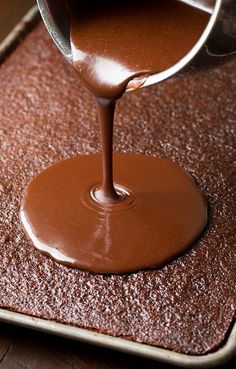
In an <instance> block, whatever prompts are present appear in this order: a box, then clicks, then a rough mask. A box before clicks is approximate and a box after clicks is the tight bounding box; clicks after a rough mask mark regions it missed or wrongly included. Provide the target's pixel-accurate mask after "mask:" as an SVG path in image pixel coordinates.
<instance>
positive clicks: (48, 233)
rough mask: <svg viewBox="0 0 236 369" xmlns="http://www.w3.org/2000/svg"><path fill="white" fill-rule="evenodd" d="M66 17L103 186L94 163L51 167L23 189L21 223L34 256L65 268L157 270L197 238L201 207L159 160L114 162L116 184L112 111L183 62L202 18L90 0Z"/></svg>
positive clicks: (182, 176) (172, 4) (170, 8)
mask: <svg viewBox="0 0 236 369" xmlns="http://www.w3.org/2000/svg"><path fill="white" fill-rule="evenodd" d="M77 6H78V5H77ZM72 13H73V16H72V23H71V44H72V58H73V65H74V68H75V70H76V72H77V73H78V75H79V77H80V78H81V79H82V80H83V81H84V82H86V86H87V87H88V88H89V89H90V90H91V91H92V93H93V95H94V96H95V97H96V99H97V106H98V115H99V121H100V128H101V136H102V157H103V160H102V162H103V179H102V180H101V175H100V171H101V168H100V165H99V163H100V160H101V159H100V160H99V158H94V157H89V156H87V157H85V158H79V157H78V158H77V159H73V160H72V161H69V162H64V163H61V164H58V165H57V166H54V167H53V168H49V169H48V170H47V171H45V172H43V173H42V174H41V175H39V176H38V177H37V178H36V179H34V180H33V182H32V183H31V184H30V185H29V186H28V188H27V192H26V195H25V197H24V200H23V204H22V208H21V220H22V223H23V225H24V228H25V230H26V233H27V234H28V236H29V237H30V239H31V240H32V242H33V243H34V245H35V246H36V247H37V248H38V249H39V250H41V251H43V252H44V253H46V254H48V255H51V256H52V257H53V258H54V259H56V260H57V261H59V262H62V263H65V264H66V265H70V266H74V267H79V268H82V269H87V270H90V271H93V272H98V273H123V272H131V271H134V270H139V269H144V268H153V267H159V266H162V265H163V264H165V263H166V262H168V261H169V260H170V259H172V258H173V257H175V256H177V255H179V254H181V253H182V252H183V251H185V250H186V248H187V247H189V245H191V243H192V242H193V241H194V239H195V238H196V237H198V236H199V234H200V233H201V231H202V229H203V228H204V226H205V224H206V218H207V208H206V203H205V200H204V198H203V196H202V195H201V194H200V192H199V190H198V189H197V187H196V185H195V183H194V181H193V180H191V179H190V178H189V176H188V174H187V173H185V172H183V171H182V170H181V169H180V168H179V167H177V166H176V165H174V164H171V163H170V162H169V161H165V160H163V159H162V160H157V159H153V158H145V157H141V156H137V157H133V156H130V155H127V154H126V155H125V156H118V157H117V161H116V162H115V166H116V172H117V178H116V185H114V182H113V153H112V151H113V124H114V111H115V105H116V100H117V99H118V98H119V97H120V96H121V95H122V94H123V92H124V90H125V88H126V86H127V83H128V82H129V81H131V79H132V83H133V87H134V86H135V87H136V88H137V87H138V85H139V84H142V83H143V80H145V78H146V76H147V75H148V74H151V73H154V72H158V71H161V70H163V69H166V68H168V67H170V66H171V65H173V64H174V63H176V62H177V61H178V60H179V59H180V58H181V57H183V56H184V55H185V54H186V53H187V52H188V51H189V50H190V49H191V48H192V47H193V45H194V44H195V42H196V40H197V39H198V38H199V37H200V35H201V33H202V31H203V29H204V27H205V26H206V24H207V21H208V19H209V15H208V14H206V13H204V12H201V11H199V10H196V9H194V8H192V7H190V6H187V5H185V4H182V3H179V2H177V1H173V0H172V1H171V0H170V1H166V2H156V1H153V0H151V1H147V2H145V3H143V2H135V3H134V2H133V1H131V2H130V3H129V2H128V4H127V3H126V2H124V1H121V3H118V4H115V5H114V4H113V5H111V4H107V2H101V3H99V6H98V7H96V6H95V7H91V3H89V2H88V6H87V7H85V6H84V8H83V7H81V6H80V7H78V8H76V10H75V11H72ZM136 76H139V77H138V79H137V78H135V77H136ZM143 76H144V77H143ZM167 124H168V122H167ZM91 191H92V192H91Z"/></svg>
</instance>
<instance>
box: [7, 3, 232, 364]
mask: <svg viewBox="0 0 236 369" xmlns="http://www.w3.org/2000/svg"><path fill="white" fill-rule="evenodd" d="M38 19H39V13H38V10H37V7H33V8H32V9H31V10H30V11H29V12H28V13H27V14H26V16H25V17H24V18H23V19H22V21H21V22H20V23H19V24H18V25H17V26H16V27H15V28H14V29H13V31H12V32H11V33H10V34H9V36H8V37H7V38H6V39H5V40H4V41H3V42H2V44H0V62H1V61H3V60H4V59H5V58H6V57H7V56H8V55H9V54H10V53H11V52H12V51H13V50H14V48H15V46H16V45H17V44H18V43H19V42H20V40H21V39H22V37H24V35H25V34H27V33H28V32H29V31H30V30H31V29H32V28H33V27H34V25H35V24H36V23H37V20H38ZM0 320H2V321H5V322H7V323H10V324H17V325H20V326H24V327H28V328H32V329H35V330H40V331H44V332H47V333H52V334H56V335H60V336H63V337H67V338H71V339H75V340H79V341H83V342H87V343H92V344H95V345H97V346H104V347H108V348H112V349H115V350H119V351H123V352H126V353H131V354H135V355H139V356H142V357H146V358H150V359H154V360H158V361H162V362H165V363H169V364H174V365H177V366H180V367H186V368H187V367H191V368H194V367H195V368H197V367H201V368H203V367H204V368H210V367H214V366H216V365H220V364H222V363H224V362H226V361H227V360H229V359H230V358H231V357H232V356H233V355H235V354H236V324H234V325H233V327H232V329H231V332H230V334H229V336H228V338H227V340H226V342H225V343H224V345H223V346H222V347H221V348H219V349H218V350H217V351H216V352H214V353H210V354H207V355H202V356H193V355H185V354H180V353H176V352H173V351H170V350H166V349H161V348H158V347H154V346H150V345H146V344H141V343H136V342H132V341H128V340H125V339H122V338H117V337H112V336H108V335H104V334H100V333H96V332H94V331H90V330H88V329H81V328H77V327H73V326H69V325H65V324H60V323H57V322H55V321H47V320H45V319H40V318H35V317H31V316H28V315H24V314H19V313H15V312H11V311H8V310H4V309H0Z"/></svg>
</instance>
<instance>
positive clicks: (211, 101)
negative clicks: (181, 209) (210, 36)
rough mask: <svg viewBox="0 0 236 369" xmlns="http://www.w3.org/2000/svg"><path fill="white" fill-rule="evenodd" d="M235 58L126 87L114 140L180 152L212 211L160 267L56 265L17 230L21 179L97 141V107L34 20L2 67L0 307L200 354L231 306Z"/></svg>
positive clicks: (166, 153) (172, 154)
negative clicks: (128, 269) (115, 271)
mask: <svg viewBox="0 0 236 369" xmlns="http://www.w3.org/2000/svg"><path fill="white" fill-rule="evenodd" d="M235 71H236V62H235V61H232V62H231V63H228V64H227V65H225V66H222V67H220V68H219V69H217V70H215V71H208V72H202V73H199V74H197V75H195V76H189V77H187V78H184V79H178V80H173V79H172V80H168V81H166V82H164V83H162V84H160V85H158V86H153V87H151V88H147V89H144V90H142V91H138V92H135V93H130V94H127V95H126V96H125V97H124V98H123V99H122V101H120V102H119V104H118V105H119V106H118V110H117V115H116V125H115V142H114V148H115V151H118V152H121V151H122V152H134V153H143V154H146V155H151V156H156V157H166V158H169V159H171V160H173V161H174V162H177V163H178V164H180V165H181V166H182V168H184V169H185V170H187V171H188V172H189V173H190V174H191V175H192V176H193V177H194V178H195V180H196V182H197V184H198V186H199V187H200V189H201V190H202V191H203V193H204V194H205V196H206V198H207V201H208V205H209V222H208V225H207V227H206V230H205V231H204V234H202V236H201V237H200V239H199V240H198V241H197V242H195V243H194V244H193V245H192V247H191V248H190V250H189V251H188V252H187V253H185V254H184V255H182V256H181V257H179V258H178V259H176V260H173V261H172V262H171V263H169V264H168V265H166V266H165V267H163V268H161V269H159V270H149V271H140V272H136V273H131V274H125V275H106V276H105V275H99V274H92V273H89V272H85V271H81V270H79V269H72V268H69V267H66V266H63V265H60V264H58V263H56V262H55V261H53V260H52V259H50V258H49V257H47V256H44V255H42V254H40V253H39V252H38V251H37V250H36V249H35V248H34V247H33V246H32V245H31V243H30V242H29V241H28V240H27V239H26V237H25V236H24V234H23V231H22V229H21V225H20V222H19V207H20V202H21V199H22V196H23V193H24V189H25V186H26V184H27V183H28V182H29V181H30V180H31V179H32V178H33V177H34V176H35V175H36V174H37V173H39V172H40V171H41V170H42V169H44V168H46V167H47V166H49V165H50V164H52V163H55V162H57V161H59V160H61V159H65V158H69V157H72V156H75V155H79V154H87V153H97V152H99V151H100V137H99V129H98V123H97V119H96V106H95V104H94V100H93V98H92V96H91V95H90V94H89V92H88V91H87V90H86V89H85V88H84V87H83V86H82V85H81V84H80V83H79V82H78V80H77V77H76V76H75V74H74V72H73V71H72V68H71V66H70V65H68V64H67V63H66V61H65V60H63V57H62V56H61V55H60V53H59V52H58V51H57V50H56V48H55V46H54V45H53V43H52V41H51V39H50V38H49V36H48V34H47V32H46V30H45V29H44V27H43V26H42V25H41V24H40V25H39V26H37V27H36V28H35V30H34V31H32V32H31V34H30V35H29V36H28V37H27V38H26V39H25V40H24V41H23V42H22V43H21V44H20V46H19V47H18V48H17V49H16V50H15V52H14V53H13V54H12V55H11V56H10V57H9V58H8V59H7V60H6V61H5V62H4V63H3V64H2V65H1V67H0V83H1V95H0V159H1V164H0V194H1V203H0V243H1V246H0V307H2V308H4V309H9V310H13V311H17V312H20V313H24V314H29V315H31V316H36V317H41V318H44V319H49V320H56V321H58V322H61V323H65V324H70V325H74V326H78V327H82V328H88V329H93V330H96V331H98V332H101V333H106V334H109V335H113V336H119V337H124V338H129V339H131V340H134V341H136V342H141V343H146V344H150V345H154V346H158V347H164V348H168V349H170V350H174V351H178V352H182V353H188V354H197V355H201V354H205V353H207V352H210V351H213V350H215V349H217V348H218V347H219V346H220V345H221V344H222V343H223V341H224V339H225V337H226V336H227V333H228V331H229V328H230V326H231V324H232V322H233V319H234V315H235V308H236V299H235V286H236V249H235V246H236V243H235V238H236V237H235V228H236V227H235V215H236V214H235V198H236V185H235V159H236V152H235V119H236V89H235V82H236V72H235Z"/></svg>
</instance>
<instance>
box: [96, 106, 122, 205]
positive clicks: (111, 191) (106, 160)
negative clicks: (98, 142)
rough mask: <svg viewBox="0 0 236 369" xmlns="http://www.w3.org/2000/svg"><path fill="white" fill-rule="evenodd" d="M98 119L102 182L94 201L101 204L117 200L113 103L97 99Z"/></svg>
mask: <svg viewBox="0 0 236 369" xmlns="http://www.w3.org/2000/svg"><path fill="white" fill-rule="evenodd" d="M97 104H98V117H99V122H100V127H101V137H102V161H103V182H102V186H101V188H100V189H98V190H97V191H96V194H95V196H96V199H97V200H99V201H100V202H103V203H110V202H114V201H118V200H119V195H118V194H117V192H116V190H115V188H114V184H113V160H112V156H113V147H112V146H113V124H114V112H115V105H116V103H115V101H114V100H106V99H97Z"/></svg>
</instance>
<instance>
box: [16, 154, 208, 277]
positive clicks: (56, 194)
mask: <svg viewBox="0 0 236 369" xmlns="http://www.w3.org/2000/svg"><path fill="white" fill-rule="evenodd" d="M100 163H101V157H100V155H90V156H80V157H75V158H72V159H69V160H64V161H61V162H59V163H57V164H55V165H53V166H51V167H50V168H48V169H46V170H44V171H43V172H42V173H40V174H39V175H38V176H37V177H36V178H35V179H34V180H33V181H32V182H31V183H30V184H29V186H28V188H27V192H26V195H25V198H24V205H23V210H22V212H21V220H22V222H23V225H24V227H25V230H26V232H27V234H28V235H29V237H30V238H31V240H32V241H33V243H34V244H35V246H36V247H37V248H38V249H39V250H41V251H42V252H44V253H46V254H47V255H51V256H52V257H53V258H54V259H56V260H58V261H60V262H62V263H64V264H66V265H69V266H73V267H80V268H82V269H86V270H92V271H93V272H98V273H121V272H122V273H124V272H130V271H134V270H138V269H143V268H147V266H148V267H157V266H160V265H163V264H164V263H166V261H169V260H170V259H172V258H173V257H174V256H176V255H179V254H180V253H182V252H183V251H184V250H186V248H187V247H188V246H189V245H191V244H192V242H193V241H194V238H195V235H196V233H200V232H201V230H202V228H203V227H204V226H205V223H206V204H205V201H204V200H203V197H202V194H201V193H200V191H199V190H198V189H197V187H196V185H195V184H194V181H193V179H192V178H191V177H190V176H189V175H188V174H187V173H185V172H184V171H183V170H182V169H181V168H180V167H179V166H178V165H176V164H174V163H172V162H171V161H169V160H166V159H157V158H151V157H147V156H144V155H132V154H129V155H127V154H115V156H114V163H115V183H122V184H123V186H124V187H119V186H117V187H116V188H117V192H118V193H119V192H121V193H125V195H126V197H125V198H124V199H123V200H122V201H117V202H116V203H111V204H109V205H106V206H104V204H103V203H99V202H97V201H94V200H93V198H92V197H91V196H90V192H91V190H92V191H93V193H95V192H96V187H97V186H99V184H100V183H101V168H100ZM65 179H66V180H65ZM147 183H148V185H147ZM91 184H95V186H94V188H93V189H91ZM127 189H128V190H127ZM180 189H181V192H180ZM126 191H127V192H126ZM32 229H33V232H32ZM37 235H39V236H40V237H39V236H37Z"/></svg>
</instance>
